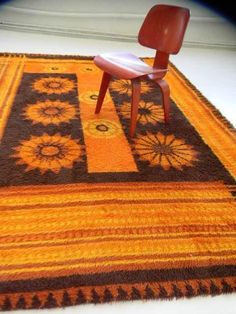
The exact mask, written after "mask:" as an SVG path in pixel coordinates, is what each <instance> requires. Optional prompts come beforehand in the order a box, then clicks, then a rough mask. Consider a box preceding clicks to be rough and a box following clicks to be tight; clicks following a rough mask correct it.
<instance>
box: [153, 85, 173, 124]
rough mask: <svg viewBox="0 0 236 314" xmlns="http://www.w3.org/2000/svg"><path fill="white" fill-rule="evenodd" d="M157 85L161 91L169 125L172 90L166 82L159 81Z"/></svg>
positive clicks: (166, 121)
mask: <svg viewBox="0 0 236 314" xmlns="http://www.w3.org/2000/svg"><path fill="white" fill-rule="evenodd" d="M156 83H157V84H158V86H159V87H160V89H161V94H162V102H163V108H164V118H165V123H169V121H170V88H169V85H168V83H167V82H166V81H164V80H158V81H156Z"/></svg>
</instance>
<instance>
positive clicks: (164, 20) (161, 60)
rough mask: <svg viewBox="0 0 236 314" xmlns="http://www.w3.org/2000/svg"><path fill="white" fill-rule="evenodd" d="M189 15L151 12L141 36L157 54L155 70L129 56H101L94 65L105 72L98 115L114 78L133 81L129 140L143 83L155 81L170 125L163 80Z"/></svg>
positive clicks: (171, 9) (160, 9)
mask: <svg viewBox="0 0 236 314" xmlns="http://www.w3.org/2000/svg"><path fill="white" fill-rule="evenodd" d="M189 17H190V11H189V9H187V8H182V7H177V6H170V5H155V6H154V7H152V8H151V10H150V11H149V12H148V14H147V16H146V18H145V20H144V22H143V24H142V26H141V28H140V31H139V34H138V41H139V43H140V44H141V45H143V46H145V47H149V48H152V49H155V50H156V56H155V59H154V64H153V66H149V65H147V64H146V63H144V62H143V61H141V60H140V59H139V58H138V57H136V56H135V55H133V54H131V53H128V52H117V53H116V52H115V53H107V54H102V55H98V56H96V57H95V59H94V62H95V64H96V65H97V66H98V67H99V68H100V69H102V70H103V71H104V73H103V77H102V82H101V86H100V91H99V96H98V100H97V105H96V109H95V113H99V112H100V110H101V107H102V103H103V100H104V97H105V94H106V91H107V88H108V85H109V82H110V80H111V78H112V76H114V77H116V78H118V79H126V80H131V84H132V101H131V124H130V136H131V137H133V136H134V134H135V128H136V122H137V115H138V105H139V99H140V90H141V79H142V78H149V79H152V80H154V81H155V82H156V83H157V85H158V86H159V87H160V89H161V94H162V100H163V107H164V118H165V123H168V122H169V102H170V99H169V96H170V90H169V86H168V83H167V82H166V81H165V80H164V79H163V78H164V77H165V75H166V73H167V71H168V69H167V68H168V61H169V55H170V54H177V53H178V52H179V50H180V48H181V46H182V42H183V38H184V34H185V31H186V28H187V25H188V21H189Z"/></svg>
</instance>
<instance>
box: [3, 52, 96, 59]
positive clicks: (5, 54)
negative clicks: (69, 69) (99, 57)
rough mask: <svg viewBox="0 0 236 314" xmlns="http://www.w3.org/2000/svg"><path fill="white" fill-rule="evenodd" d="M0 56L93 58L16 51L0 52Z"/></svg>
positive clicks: (92, 57) (88, 57)
mask: <svg viewBox="0 0 236 314" xmlns="http://www.w3.org/2000/svg"><path fill="white" fill-rule="evenodd" d="M0 57H21V58H23V57H27V58H43V59H76V60H93V59H94V56H81V55H70V54H68V55H67V54H66V55H64V54H63V55H60V54H44V53H17V52H0Z"/></svg>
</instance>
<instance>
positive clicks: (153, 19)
mask: <svg viewBox="0 0 236 314" xmlns="http://www.w3.org/2000/svg"><path fill="white" fill-rule="evenodd" d="M189 17H190V11H189V9H187V8H182V7H177V6H172V5H165V4H159V5H155V6H154V7H152V8H151V10H150V11H149V12H148V14H147V16H146V18H145V20H144V22H143V24H142V26H141V28H140V31H139V35H138V41H139V43H140V44H141V45H143V46H146V47H149V48H153V49H156V50H157V51H160V52H165V53H167V54H177V53H178V52H179V50H180V48H181V46H182V42H183V38H184V34H185V31H186V28H187V25H188V21H189Z"/></svg>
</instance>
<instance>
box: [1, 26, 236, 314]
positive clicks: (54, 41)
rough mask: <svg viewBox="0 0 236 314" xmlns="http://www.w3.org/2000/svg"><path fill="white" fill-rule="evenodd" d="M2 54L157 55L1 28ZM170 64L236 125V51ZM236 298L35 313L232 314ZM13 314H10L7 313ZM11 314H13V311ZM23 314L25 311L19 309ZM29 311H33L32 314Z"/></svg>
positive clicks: (197, 52) (183, 54)
mask: <svg viewBox="0 0 236 314" xmlns="http://www.w3.org/2000/svg"><path fill="white" fill-rule="evenodd" d="M0 42H1V43H2V44H1V46H0V52H20V53H24V52H25V53H26V52H27V53H47V54H64V55H65V54H74V55H75V54H76V55H96V54H99V53H102V52H108V51H122V50H125V51H130V52H133V53H135V54H137V55H139V56H153V51H152V50H150V49H146V48H143V47H141V46H138V45H137V44H135V43H122V42H115V41H110V42H109V41H101V40H92V39H81V38H66V37H59V36H49V35H45V34H33V33H23V32H12V31H7V30H0ZM171 61H172V62H173V63H174V64H175V65H176V66H177V67H178V68H179V70H181V72H182V73H184V74H185V76H186V77H187V78H188V79H189V80H190V81H191V82H192V84H194V85H195V86H196V87H197V88H198V89H199V90H200V91H201V93H202V94H203V95H204V96H205V97H207V98H208V99H209V100H210V101H211V102H212V103H213V104H214V105H215V106H216V107H217V108H218V109H219V110H220V111H221V113H222V114H223V115H224V116H225V117H226V118H227V119H228V120H229V121H230V122H231V123H232V124H233V125H234V126H236V113H235V112H236V110H235V99H236V53H235V51H233V50H221V49H213V48H211V49H204V48H193V47H183V48H182V50H181V51H180V53H179V54H178V55H177V56H174V57H172V58H171ZM235 309H236V297H235V295H223V296H217V297H213V298H212V297H199V298H194V299H191V300H188V299H181V300H172V301H146V302H142V301H135V302H126V303H115V304H103V305H96V306H94V305H84V306H79V307H72V308H66V309H58V310H45V311H42V310H40V311H34V310H31V311H30V313H31V314H37V313H50V314H59V313H62V314H68V313H81V314H83V313H86V314H100V313H102V314H108V313H111V312H112V313H113V314H118V313H122V314H125V313H129V314H133V313H135V314H141V313H142V314H143V313H149V314H154V313H158V314H173V313H175V314H180V313H181V314H185V313H186V314H187V313H190V312H191V314H198V313H201V314H213V313H214V314H223V313H224V314H233V313H235ZM5 313H8V312H5ZM11 313H12V312H11ZM17 313H18V314H22V313H26V311H17ZM27 313H28V312H27Z"/></svg>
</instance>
